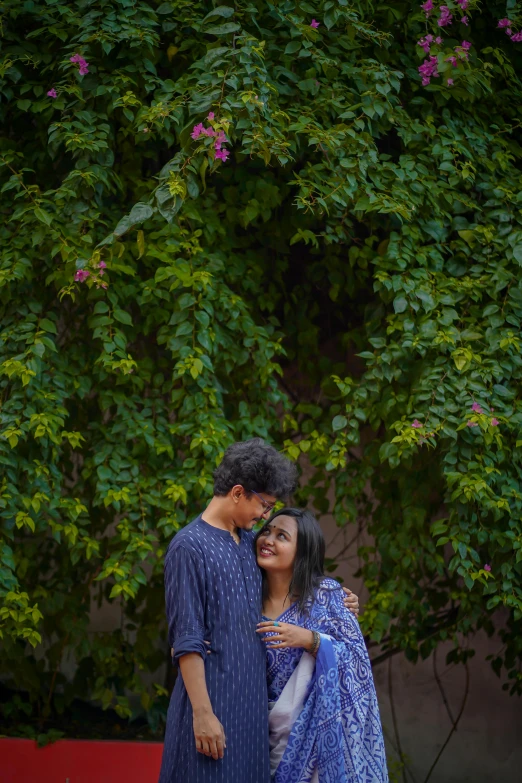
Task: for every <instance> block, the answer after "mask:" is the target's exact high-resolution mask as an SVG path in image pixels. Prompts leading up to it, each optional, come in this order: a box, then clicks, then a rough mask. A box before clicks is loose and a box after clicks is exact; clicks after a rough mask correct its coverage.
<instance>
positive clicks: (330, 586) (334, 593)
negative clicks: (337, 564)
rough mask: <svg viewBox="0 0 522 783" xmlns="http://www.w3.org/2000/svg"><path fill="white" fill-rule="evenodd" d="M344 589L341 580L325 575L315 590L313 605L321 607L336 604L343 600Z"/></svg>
mask: <svg viewBox="0 0 522 783" xmlns="http://www.w3.org/2000/svg"><path fill="white" fill-rule="evenodd" d="M341 597H342V589H341V585H340V584H339V582H337V581H336V580H335V579H330V577H323V578H322V579H321V581H320V582H319V584H318V585H317V587H316V588H315V590H314V596H313V601H312V605H313V606H315V607H317V608H320V607H323V609H324V608H326V607H328V606H333V605H336V604H337V603H338V602H339V601H341Z"/></svg>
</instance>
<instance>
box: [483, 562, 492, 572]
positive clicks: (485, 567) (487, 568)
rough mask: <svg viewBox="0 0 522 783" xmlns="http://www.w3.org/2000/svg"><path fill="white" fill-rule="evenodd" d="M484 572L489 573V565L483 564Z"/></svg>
mask: <svg viewBox="0 0 522 783" xmlns="http://www.w3.org/2000/svg"><path fill="white" fill-rule="evenodd" d="M484 571H491V566H490V565H489V563H484Z"/></svg>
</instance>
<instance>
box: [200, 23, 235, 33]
mask: <svg viewBox="0 0 522 783" xmlns="http://www.w3.org/2000/svg"><path fill="white" fill-rule="evenodd" d="M238 30H241V25H240V24H237V23H236V22H226V23H225V24H219V25H217V26H216V27H209V28H207V29H206V30H205V33H206V34H207V35H217V36H220V35H228V34H229V33H237V31H238Z"/></svg>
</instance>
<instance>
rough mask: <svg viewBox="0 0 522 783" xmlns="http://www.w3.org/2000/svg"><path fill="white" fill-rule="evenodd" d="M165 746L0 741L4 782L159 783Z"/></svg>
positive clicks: (8, 739) (0, 779) (0, 765)
mask: <svg viewBox="0 0 522 783" xmlns="http://www.w3.org/2000/svg"><path fill="white" fill-rule="evenodd" d="M162 750H163V745H162V744H161V743H159V742H158V743H153V742H101V741H90V740H59V741H58V742H55V743H54V744H53V745H47V746H46V747H45V748H37V746H36V742H33V740H24V739H10V738H7V739H0V781H1V783H157V781H158V776H159V769H160V764H161V752H162Z"/></svg>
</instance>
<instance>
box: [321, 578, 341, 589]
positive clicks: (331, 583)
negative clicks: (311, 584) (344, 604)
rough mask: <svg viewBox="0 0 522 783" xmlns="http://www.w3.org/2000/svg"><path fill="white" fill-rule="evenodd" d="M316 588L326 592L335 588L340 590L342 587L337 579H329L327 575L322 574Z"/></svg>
mask: <svg viewBox="0 0 522 783" xmlns="http://www.w3.org/2000/svg"><path fill="white" fill-rule="evenodd" d="M317 589H318V590H324V591H326V592H332V590H337V591H338V592H340V591H341V590H342V587H341V585H340V584H339V582H338V581H337V579H331V578H330V577H329V576H324V577H323V578H322V579H321V581H320V582H319V586H318V588H317Z"/></svg>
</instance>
